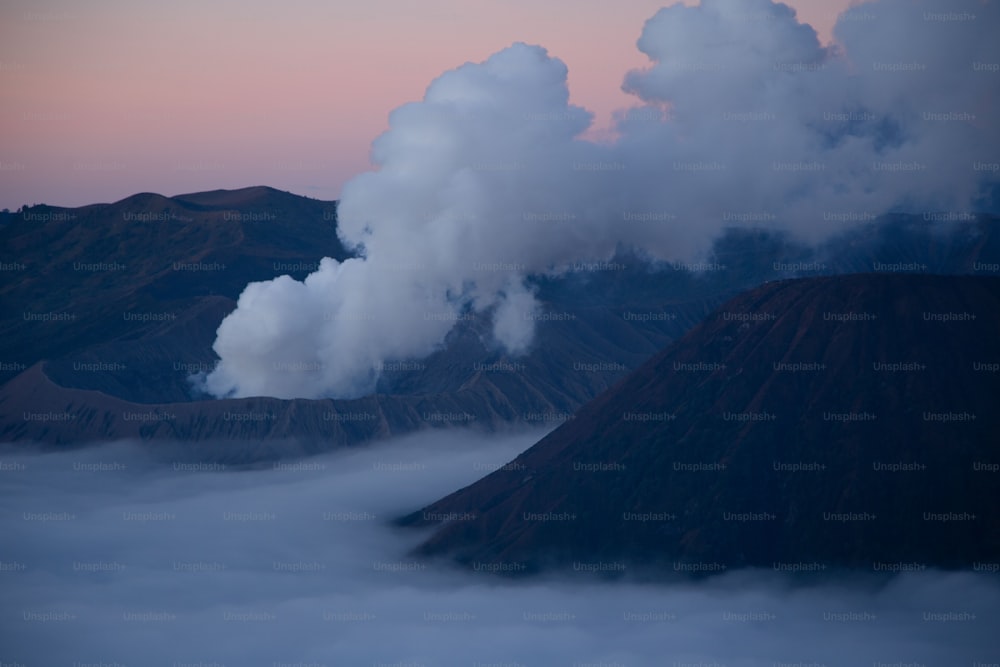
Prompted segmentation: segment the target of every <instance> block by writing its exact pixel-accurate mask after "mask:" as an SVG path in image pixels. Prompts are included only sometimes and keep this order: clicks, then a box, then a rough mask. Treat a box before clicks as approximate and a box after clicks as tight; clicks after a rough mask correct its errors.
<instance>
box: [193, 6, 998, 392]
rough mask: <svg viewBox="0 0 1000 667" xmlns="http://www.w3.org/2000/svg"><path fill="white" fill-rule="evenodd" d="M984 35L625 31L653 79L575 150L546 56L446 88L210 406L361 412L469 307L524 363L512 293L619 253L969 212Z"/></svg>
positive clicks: (358, 186)
mask: <svg viewBox="0 0 1000 667" xmlns="http://www.w3.org/2000/svg"><path fill="white" fill-rule="evenodd" d="M969 16H971V17H974V18H962V17H969ZM954 17H959V18H957V19H956V18H954ZM959 19H962V20H959ZM997 25H1000V7H998V5H997V4H996V3H981V2H975V1H973V0H967V1H957V2H956V1H954V0H936V1H931V2H924V3H913V2H909V1H907V0H883V1H881V2H873V3H868V4H864V5H859V6H857V7H854V8H852V9H850V10H849V11H848V12H846V13H845V14H843V15H842V16H841V17H840V19H839V21H838V24H837V26H836V29H835V35H836V37H837V40H838V45H837V46H829V47H824V46H822V45H821V44H820V43H819V41H818V39H817V37H816V33H815V31H814V30H813V29H812V28H811V27H810V26H808V25H805V24H802V23H799V22H798V20H797V19H796V17H795V14H794V12H793V11H792V10H791V9H790V8H788V7H787V6H785V5H781V4H774V3H771V2H769V1H767V0H753V1H748V0H704V2H703V3H702V4H701V5H700V6H698V7H684V6H681V5H675V6H672V7H668V8H666V9H662V10H660V11H659V12H658V13H657V14H656V15H655V16H653V17H652V18H651V19H650V20H649V21H647V22H646V25H645V27H644V29H643V31H642V36H641V38H640V39H639V42H638V46H639V49H640V50H641V51H642V52H643V53H645V54H646V55H647V56H649V58H650V61H651V63H650V65H649V67H647V68H646V69H643V70H636V71H632V72H629V73H628V74H627V75H626V77H625V81H624V88H625V90H627V91H628V92H630V93H632V94H634V95H635V96H636V97H637V99H638V103H637V105H636V106H635V107H633V108H631V109H628V110H624V111H622V112H621V113H620V114H618V116H617V120H616V126H615V130H616V134H617V137H618V138H617V139H616V140H615V142H614V143H613V144H596V143H593V142H589V141H586V140H582V139H580V138H579V137H580V135H581V133H583V132H584V131H585V130H586V129H587V128H588V127H589V125H590V123H591V120H592V116H591V114H590V113H589V112H587V111H586V110H584V109H582V108H580V107H577V106H573V105H571V104H570V103H569V95H568V89H567V86H566V74H567V69H566V66H565V65H564V64H563V63H562V62H561V61H560V60H558V59H556V58H552V57H550V56H549V55H548V54H547V52H546V51H545V50H544V49H543V48H541V47H538V46H528V45H525V44H520V43H518V44H514V45H512V46H510V47H509V48H506V49H504V50H503V51H500V52H499V53H497V54H495V55H493V56H492V57H490V58H489V59H488V60H486V61H485V62H483V63H479V64H466V65H463V66H462V67H459V68H458V69H455V70H452V71H449V72H446V73H445V74H443V75H441V76H440V77H439V78H437V79H436V80H435V81H433V82H432V83H431V84H430V86H429V87H428V88H427V92H426V94H425V97H424V99H423V101H421V102H417V103H412V104H407V105H404V106H402V107H400V108H398V109H396V110H395V111H393V112H392V114H391V115H390V129H389V130H388V131H387V132H386V133H385V134H383V135H382V136H380V137H379V138H378V139H377V140H376V141H375V142H374V145H373V149H372V155H373V159H374V161H375V163H376V164H377V165H378V170H377V171H374V172H370V173H365V174H362V175H360V176H358V177H357V178H355V179H353V180H352V181H351V182H349V183H348V184H347V185H346V186H345V187H344V190H343V196H342V199H341V202H340V208H339V234H340V236H341V239H342V240H343V241H344V243H345V244H346V245H347V246H348V247H352V248H354V249H355V250H356V251H357V253H358V258H357V259H351V260H347V261H345V262H341V263H338V262H336V261H334V260H331V259H326V260H324V261H323V262H322V263H321V265H320V268H319V271H317V272H316V273H313V274H312V275H310V276H308V277H307V278H306V279H305V280H304V281H302V282H298V281H294V280H292V279H291V278H289V277H287V276H282V277H278V278H275V279H274V280H271V281H267V282H261V283H253V284H251V285H248V286H247V288H246V289H245V291H244V292H243V294H242V295H241V297H240V299H239V305H238V307H237V309H236V310H235V311H234V312H233V313H232V314H231V315H230V316H229V317H227V318H226V320H225V321H224V322H223V323H222V325H221V326H220V328H219V331H218V337H217V340H216V342H215V351H216V352H217V353H218V355H219V356H220V358H221V361H220V363H219V365H218V367H217V368H216V370H215V371H214V372H213V373H211V374H210V375H208V377H207V378H206V379H205V384H204V386H205V389H206V390H208V391H209V392H210V393H212V394H213V395H216V396H251V395H269V396H277V397H282V398H292V397H306V398H312V397H321V396H331V397H339V398H347V397H354V396H360V395H364V394H366V393H369V392H371V391H372V390H373V388H374V386H375V382H376V381H377V379H378V375H379V370H380V368H381V366H382V364H383V363H384V362H386V361H392V360H400V359H408V358H419V357H423V356H425V355H427V354H429V353H430V352H432V351H433V350H434V349H436V348H437V347H438V346H440V345H442V343H443V340H444V337H445V335H446V334H447V333H448V331H449V330H450V329H451V328H452V327H453V326H454V324H455V322H456V321H458V320H459V319H461V318H462V317H463V316H464V315H465V314H467V313H470V312H477V313H489V314H490V315H491V317H492V321H493V331H492V339H493V340H492V342H493V343H494V344H495V345H496V346H498V348H500V349H503V350H505V351H507V352H508V353H510V354H519V353H522V352H524V351H525V350H527V349H529V348H530V345H531V341H532V335H533V322H534V319H533V318H532V317H531V316H530V315H531V313H532V312H533V311H534V310H536V309H537V308H538V304H537V302H536V299H535V296H534V294H533V291H532V288H531V283H530V280H529V277H530V276H531V275H533V274H535V275H537V274H542V273H548V274H558V273H561V272H563V271H565V270H566V269H567V268H568V267H570V266H571V265H572V264H573V263H575V262H583V261H594V260H598V261H599V260H607V259H609V258H611V257H612V256H613V254H614V253H615V251H616V250H617V249H619V248H622V247H634V248H639V249H641V251H642V252H643V253H644V254H646V255H647V256H649V257H650V258H652V259H663V260H670V261H697V260H699V259H702V258H704V256H705V253H706V252H707V251H708V250H709V249H710V247H711V243H712V240H713V239H714V238H716V237H717V236H718V234H719V233H720V232H721V231H722V230H723V229H725V228H726V227H734V226H746V227H771V228H775V229H781V230H786V231H788V232H790V233H791V234H792V235H794V236H795V237H796V238H798V239H800V240H804V241H810V242H818V241H820V240H823V239H824V238H827V237H828V236H830V235H831V234H834V233H837V232H840V231H843V230H844V229H845V228H846V226H848V225H850V224H851V223H850V222H845V220H848V221H852V220H855V221H867V220H870V219H871V218H872V217H874V216H877V215H879V214H882V213H884V212H887V211H889V210H909V211H913V212H918V211H926V210H928V209H933V210H944V211H963V210H965V211H967V210H969V209H970V208H971V207H972V206H973V203H974V201H975V200H976V198H977V197H978V196H980V195H981V194H982V193H983V191H984V187H986V186H987V185H991V184H992V185H995V184H996V182H997V172H996V171H992V170H989V169H983V168H980V167H977V165H983V164H986V165H990V164H992V163H994V162H996V161H997V155H998V152H1000V151H998V148H1000V141H998V138H1000V137H998V133H1000V123H996V122H994V119H995V116H996V108H997V101H998V98H1000V94H998V93H1000V73H997V71H996V64H997V63H1000V43H998V42H997V40H995V39H992V37H993V35H992V34H991V33H992V30H993V29H994V28H995V26H997ZM991 64H992V65H991Z"/></svg>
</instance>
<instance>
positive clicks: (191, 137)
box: [0, 0, 856, 209]
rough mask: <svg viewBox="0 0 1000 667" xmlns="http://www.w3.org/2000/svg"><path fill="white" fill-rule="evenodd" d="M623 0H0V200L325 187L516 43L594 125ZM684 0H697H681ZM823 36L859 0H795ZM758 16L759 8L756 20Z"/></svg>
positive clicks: (621, 55) (626, 55)
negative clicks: (472, 70)
mask: <svg viewBox="0 0 1000 667" xmlns="http://www.w3.org/2000/svg"><path fill="white" fill-rule="evenodd" d="M666 4H671V3H668V2H663V1H662V0H629V2H628V3H623V5H619V6H614V7H612V6H611V5H610V4H609V3H608V2H607V0H542V1H539V0H474V1H471V2H470V1H469V0H336V1H334V2H329V1H326V0H290V1H288V2H283V3H281V6H280V7H279V6H278V5H277V3H269V2H263V1H262V0H240V1H239V2H237V1H236V0H220V1H217V2H213V3H211V4H207V3H201V2H196V1H194V0H177V1H175V2H171V3H166V4H162V3H155V2H149V1H132V0H130V1H128V2H125V1H124V0H94V1H92V2H88V3H78V2H68V1H66V2H48V3H44V2H43V3H39V2H37V0H7V1H6V2H4V3H3V5H2V6H0V208H2V207H8V208H11V209H16V208H17V207H19V206H21V205H22V204H35V203H46V204H52V205H61V206H79V205H84V204H88V203H95V202H106V201H115V200H118V199H121V198H124V197H126V196H128V195H131V194H134V193H136V192H145V191H152V192H159V193H162V194H165V195H175V194H180V193H184V192H193V191H201V190H211V189H215V188H237V187H244V186H249V185H270V186H273V187H277V188H280V189H283V190H290V191H292V192H295V193H298V194H303V195H308V196H311V197H316V198H320V199H334V198H336V197H338V196H339V193H340V188H341V185H342V184H343V183H344V182H345V181H346V180H348V179H350V178H351V177H352V176H354V175H355V174H357V173H359V172H361V171H365V170H367V169H369V168H370V162H369V147H370V144H371V141H372V139H374V138H375V137H376V136H377V135H378V134H380V133H381V132H382V131H384V130H385V129H386V127H387V117H388V114H389V112H390V111H391V110H392V109H394V108H396V107H398V106H400V105H401V104H404V103H406V102H410V101H414V100H419V99H421V97H422V96H423V93H424V90H425V88H426V86H427V84H428V83H430V81H431V80H432V79H434V78H435V77H437V76H438V75H439V74H441V73H442V72H443V71H445V70H448V69H453V68H455V67H457V66H459V65H461V64H463V63H465V62H468V61H474V62H479V61H482V60H484V59H486V58H487V57H488V56H489V55H490V54H492V53H494V52H496V51H498V50H500V49H502V48H504V47H506V46H508V45H510V44H511V43H512V42H515V41H524V42H528V43H530V44H541V45H542V46H544V47H546V48H547V49H548V50H549V53H550V54H552V55H554V56H556V57H558V58H560V59H562V60H563V61H564V62H565V63H566V64H567V66H568V68H569V86H570V94H571V101H572V102H573V103H574V104H578V105H581V106H583V107H586V108H587V109H589V110H590V111H592V112H594V113H595V115H596V118H595V123H594V126H593V127H592V129H591V131H590V133H589V136H590V137H591V138H594V139H600V138H601V137H603V136H606V134H607V128H608V126H609V123H610V120H611V114H612V112H613V111H614V110H615V109H621V108H625V107H627V106H629V105H630V104H631V101H632V100H631V98H630V97H629V96H627V95H625V94H624V93H622V92H621V83H622V79H623V77H624V74H625V72H626V71H627V70H629V69H632V68H636V67H643V66H645V65H646V64H647V62H648V61H647V60H646V58H645V56H644V55H643V54H641V53H640V52H639V51H638V50H637V49H636V47H635V42H636V39H637V38H638V36H639V34H640V32H641V30H642V26H643V23H644V21H645V20H646V19H648V18H650V17H651V16H652V15H653V14H654V13H655V12H656V10H657V9H659V8H660V7H661V6H664V5H666ZM687 4H697V3H696V2H694V1H693V0H688V2H687ZM788 4H790V5H791V6H793V7H795V8H796V9H797V10H798V12H799V16H800V18H801V19H802V20H803V21H805V22H808V23H810V24H811V25H813V26H814V27H815V28H816V29H817V31H818V32H819V35H820V39H821V41H823V42H824V43H826V42H828V41H829V40H830V39H831V28H832V26H833V23H834V21H835V19H836V16H837V14H838V13H839V12H840V11H841V10H842V9H844V8H846V7H847V6H848V5H849V4H856V3H853V2H851V0H791V1H790V2H789V3H788ZM748 29H752V24H748Z"/></svg>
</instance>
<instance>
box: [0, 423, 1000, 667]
mask: <svg viewBox="0 0 1000 667" xmlns="http://www.w3.org/2000/svg"><path fill="white" fill-rule="evenodd" d="M538 436H539V433H538V432H534V433H527V434H521V435H516V436H509V435H508V436H503V437H491V438H485V437H483V436H481V435H477V434H473V433H468V432H457V431H456V432H450V433H440V432H437V433H431V434H421V435H417V436H411V437H407V438H403V439H400V440H396V441H393V442H390V443H385V444H381V445H377V446H373V447H370V448H366V449H362V450H355V451H348V452H340V453H334V454H329V455H324V456H320V457H315V458H310V459H304V460H299V461H295V462H286V463H283V464H272V465H270V466H268V467H266V468H258V469H254V470H236V469H232V468H227V469H225V470H204V469H202V470H199V469H197V466H194V465H191V463H192V462H193V459H192V458H191V457H186V458H185V457H184V456H183V455H172V454H164V453H163V452H164V451H166V450H160V453H159V454H158V455H156V456H151V455H150V452H151V451H153V449H152V448H150V447H143V446H137V445H133V444H128V443H116V444H109V445H105V446H101V447H96V448H90V449H85V450H77V451H71V452H64V453H57V454H43V455H27V454H24V453H21V452H17V451H15V450H13V449H9V448H7V449H2V450H0V507H2V511H0V536H2V537H0V664H2V665H3V666H4V667H9V666H10V665H19V666H24V667H32V666H35V665H38V666H44V667H50V666H58V665H66V666H67V667H70V666H72V667H84V666H87V665H101V666H102V667H107V666H113V665H117V666H126V665H127V666H129V667H145V666H156V665H164V666H169V667H180V666H182V665H189V666H190V665H198V666H201V667H206V666H208V665H228V666H230V667H246V666H253V665H266V666H269V667H277V666H282V665H284V666H291V665H294V666H318V665H326V666H329V667H334V666H340V665H345V666H350V667H354V666H362V665H371V666H373V667H375V666H378V665H395V666H397V667H412V666H417V665H427V666H430V665H465V666H467V667H474V666H478V667H487V666H500V665H502V666H504V667H512V666H515V665H531V666H536V665H537V666H539V667H554V666H558V665H566V666H573V665H575V666H579V667H582V666H585V665H591V666H598V665H599V666H602V667H609V666H624V667H632V666H641V665H659V666H668V667H669V666H673V667H681V666H682V665H700V666H706V665H727V666H731V667H736V666H743V665H747V666H749V665H755V666H756V665H766V666H768V667H776V666H779V667H780V666H781V665H785V666H788V665H826V666H828V667H833V666H834V665H868V666H873V667H880V666H884V665H927V666H930V665H948V666H952V665H974V664H976V663H986V664H989V663H1000V635H998V632H997V629H998V628H1000V623H998V617H1000V613H998V612H1000V585H998V579H1000V575H997V574H989V573H972V572H969V573H941V572H924V573H917V574H908V575H902V576H899V577H897V578H896V579H894V580H892V581H890V582H888V583H887V584H885V585H880V586H876V585H868V584H870V583H871V582H868V584H866V585H864V586H861V585H856V584H851V585H847V584H842V585H837V586H834V585H829V584H827V585H823V586H805V587H803V586H798V587H795V588H791V587H789V586H788V585H787V580H785V579H783V578H782V575H779V574H776V573H774V572H771V571H769V572H754V573H747V572H743V573H734V574H728V575H724V576H719V577H714V578H711V579H708V580H703V581H700V582H697V583H686V584H657V585H653V584H648V583H647V584H639V583H633V582H629V581H628V580H619V581H617V582H600V581H597V580H595V579H593V578H591V577H590V576H588V575H585V574H583V573H580V574H579V575H576V576H574V575H572V574H566V575H562V576H561V577H547V578H538V579H532V580H528V581H517V582H514V581H509V580H505V579H500V578H496V577H492V576H490V575H486V574H482V573H474V572H465V571H459V570H453V569H450V568H448V567H445V566H443V565H441V564H433V563H432V564H424V563H419V562H417V561H414V560H413V559H412V558H410V557H409V556H407V551H408V550H409V549H410V548H411V547H412V546H414V545H415V544H416V543H417V542H418V541H419V540H420V539H421V537H422V536H423V535H424V533H418V532H412V531H400V530H398V529H394V528H392V527H390V526H388V525H387V524H386V522H387V521H388V520H389V519H391V518H393V517H396V516H399V515H401V514H404V513H406V512H409V511H413V510H415V509H419V507H421V506H422V505H423V504H425V503H427V502H429V501H431V500H435V499H437V498H438V497H440V496H442V495H444V494H445V493H447V492H449V491H451V490H454V489H457V488H459V487H461V486H463V485H465V484H467V483H469V482H472V481H473V480H475V479H477V478H479V477H481V476H483V475H484V474H486V473H487V472H488V471H489V470H492V469H494V468H495V467H496V466H497V465H500V464H502V463H504V462H506V461H509V460H510V459H511V458H512V457H513V456H514V455H516V454H517V453H518V452H520V451H521V450H523V449H525V448H526V447H528V446H529V445H531V444H532V443H533V442H534V441H535V440H536V439H537V437H538Z"/></svg>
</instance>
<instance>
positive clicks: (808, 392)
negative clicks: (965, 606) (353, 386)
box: [400, 274, 1000, 573]
mask: <svg viewBox="0 0 1000 667" xmlns="http://www.w3.org/2000/svg"><path fill="white" fill-rule="evenodd" d="M998 405H1000V279H998V278H995V277H981V276H980V277H974V276H933V275H914V274H910V275H902V274H857V275H849V276H838V277H821V278H807V279H794V280H781V281H775V282H770V283H767V284H764V285H762V286H760V287H758V288H756V289H753V290H751V291H748V292H745V293H743V294H742V295H740V296H737V297H736V298H734V299H732V300H730V301H728V302H727V303H725V304H724V305H723V306H721V307H720V308H719V309H718V310H716V311H715V312H714V313H713V314H712V315H710V316H709V317H708V318H707V319H706V320H704V321H703V322H702V323H701V324H699V325H698V326H696V327H695V328H693V329H692V330H691V331H690V332H688V333H687V334H686V335H685V336H684V337H682V338H681V339H679V340H677V341H675V342H674V343H672V344H671V345H670V346H669V347H667V348H666V349H664V350H663V351H662V352H661V353H659V354H657V355H656V356H655V357H653V358H652V359H650V360H649V361H648V362H647V363H645V364H644V365H642V366H641V367H639V368H638V369H637V370H635V371H634V372H632V373H631V374H630V375H628V376H627V377H625V378H624V379H623V380H622V381H620V382H619V383H618V384H617V385H615V386H614V387H612V388H611V389H609V390H608V391H606V392H605V393H603V394H601V395H600V396H598V397H597V398H595V399H594V400H593V401H591V402H589V403H588V404H587V405H585V406H584V407H583V408H582V409H581V410H580V411H578V412H577V413H576V415H575V418H574V419H572V420H570V421H567V422H566V423H564V424H562V425H561V426H560V427H559V428H557V429H555V430H554V431H552V432H551V433H550V434H549V435H548V436H547V437H545V438H544V439H542V440H541V441H540V442H538V443H537V444H536V445H535V446H533V447H531V448H530V449H528V450H527V451H525V452H524V453H523V454H522V455H520V456H519V457H517V458H516V459H515V460H514V461H511V462H510V463H508V464H507V465H505V466H503V467H502V468H500V469H498V470H496V471H495V472H493V473H492V474H490V475H489V476H487V477H485V478H483V479H481V480H479V481H478V482H476V483H474V484H472V485H470V486H468V487H466V488H464V489H461V490H460V491H457V492H455V493H453V494H451V495H449V496H447V497H445V498H443V499H441V500H439V501H438V502H435V503H433V504H432V505H430V506H428V507H425V508H424V509H423V510H421V511H418V512H415V513H413V514H411V515H409V516H407V517H404V518H402V519H400V523H401V524H403V525H411V526H432V525H433V526H436V530H435V531H434V532H433V533H432V534H431V536H430V537H429V538H428V539H427V540H426V541H425V542H423V543H422V545H421V546H420V547H418V553H420V554H422V555H425V556H432V555H435V556H448V557H451V558H454V559H455V560H457V561H458V562H460V563H462V564H465V565H470V566H474V567H475V569H477V570H481V569H486V570H489V571H496V572H513V573H524V572H533V571H537V570H539V569H553V568H555V569H558V568H570V567H571V568H573V569H574V570H581V569H583V570H589V571H608V572H616V571H622V570H625V569H627V568H628V567H631V566H633V565H639V566H640V567H651V568H653V569H655V570H662V569H664V568H666V569H668V570H675V571H681V572H683V571H687V572H716V571H721V570H725V569H729V568H734V567H746V566H756V567H769V568H770V567H773V568H775V569H778V570H782V569H786V570H789V571H822V570H826V569H832V570H837V569H840V568H848V569H852V570H859V569H860V570H868V571H871V570H876V571H880V570H888V571H900V570H908V569H923V568H926V567H945V568H965V567H974V568H975V567H978V566H979V565H981V563H982V562H986V561H991V560H992V561H993V562H995V561H996V560H997V558H998V557H1000V485H998V483H997V479H998V477H997V471H998V468H1000V466H998V463H1000V411H998V410H997V407H998Z"/></svg>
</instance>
